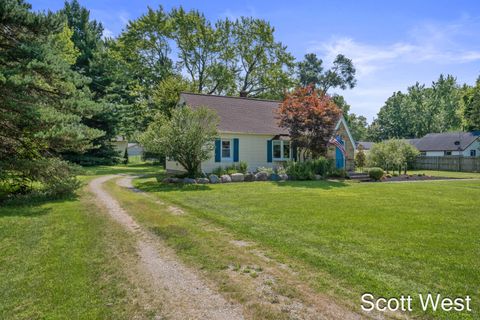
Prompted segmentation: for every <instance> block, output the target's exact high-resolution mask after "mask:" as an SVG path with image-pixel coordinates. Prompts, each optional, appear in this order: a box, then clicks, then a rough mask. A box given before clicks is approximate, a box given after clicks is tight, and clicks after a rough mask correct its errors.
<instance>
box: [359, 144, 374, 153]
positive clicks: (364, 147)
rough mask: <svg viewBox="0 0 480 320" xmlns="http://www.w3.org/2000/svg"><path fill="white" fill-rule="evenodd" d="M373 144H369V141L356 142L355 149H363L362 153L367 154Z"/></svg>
mask: <svg viewBox="0 0 480 320" xmlns="http://www.w3.org/2000/svg"><path fill="white" fill-rule="evenodd" d="M374 143H375V142H371V141H358V142H357V149H358V148H360V146H361V148H363V151H364V152H365V153H367V152H368V151H370V149H371V148H372V146H373V144H374Z"/></svg>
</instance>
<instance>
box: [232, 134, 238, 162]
mask: <svg viewBox="0 0 480 320" xmlns="http://www.w3.org/2000/svg"><path fill="white" fill-rule="evenodd" d="M238 145H239V140H238V138H234V139H233V162H238V160H239V159H238V158H239V156H238Z"/></svg>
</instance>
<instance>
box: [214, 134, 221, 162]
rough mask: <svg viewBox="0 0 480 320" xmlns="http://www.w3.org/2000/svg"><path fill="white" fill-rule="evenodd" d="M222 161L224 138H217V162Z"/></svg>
mask: <svg viewBox="0 0 480 320" xmlns="http://www.w3.org/2000/svg"><path fill="white" fill-rule="evenodd" d="M221 161H222V140H221V139H215V162H221Z"/></svg>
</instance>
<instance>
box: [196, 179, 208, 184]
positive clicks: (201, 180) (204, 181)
mask: <svg viewBox="0 0 480 320" xmlns="http://www.w3.org/2000/svg"><path fill="white" fill-rule="evenodd" d="M209 182H210V181H209V180H208V179H207V178H198V179H197V183H199V184H206V183H209Z"/></svg>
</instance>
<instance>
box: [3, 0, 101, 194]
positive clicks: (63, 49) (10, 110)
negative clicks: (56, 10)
mask: <svg viewBox="0 0 480 320" xmlns="http://www.w3.org/2000/svg"><path fill="white" fill-rule="evenodd" d="M30 9H31V7H30V5H28V4H26V3H25V2H23V1H16V0H6V1H2V2H1V3H0V12H2V15H1V21H0V24H1V27H0V48H1V49H0V83H1V86H0V108H1V112H0V124H1V125H0V172H1V174H0V179H9V180H13V181H16V183H17V185H18V186H19V189H25V188H27V187H28V186H29V185H30V183H31V182H32V181H35V180H38V179H40V177H41V172H42V170H38V168H40V167H42V168H44V169H45V168H46V166H48V165H50V164H53V163H56V165H55V166H54V167H56V168H60V167H61V165H60V163H61V162H60V163H59V162H58V161H60V160H58V159H56V158H55V157H56V156H58V155H59V154H61V153H62V152H68V151H71V150H75V151H78V152H85V151H87V150H89V149H90V148H92V147H93V144H92V141H93V140H94V139H97V138H99V137H101V136H103V135H104V132H102V131H101V130H98V129H95V128H92V127H90V126H88V125H86V124H85V123H84V120H86V119H89V118H91V117H92V116H94V115H95V114H96V113H97V112H98V111H99V105H98V104H97V103H96V102H95V101H94V100H93V96H92V93H91V92H90V89H89V87H88V83H89V79H88V78H86V77H84V76H83V75H81V74H79V73H78V72H76V71H74V70H72V69H71V66H70V64H69V62H70V59H69V58H65V57H70V58H71V57H72V50H71V48H72V45H71V43H69V42H68V38H65V34H68V31H66V29H65V24H64V20H63V19H62V18H61V17H60V16H58V15H54V14H52V13H34V12H32V11H30ZM57 173H59V172H57ZM59 174H60V173H59ZM43 177H44V176H43ZM52 177H53V175H52Z"/></svg>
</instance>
